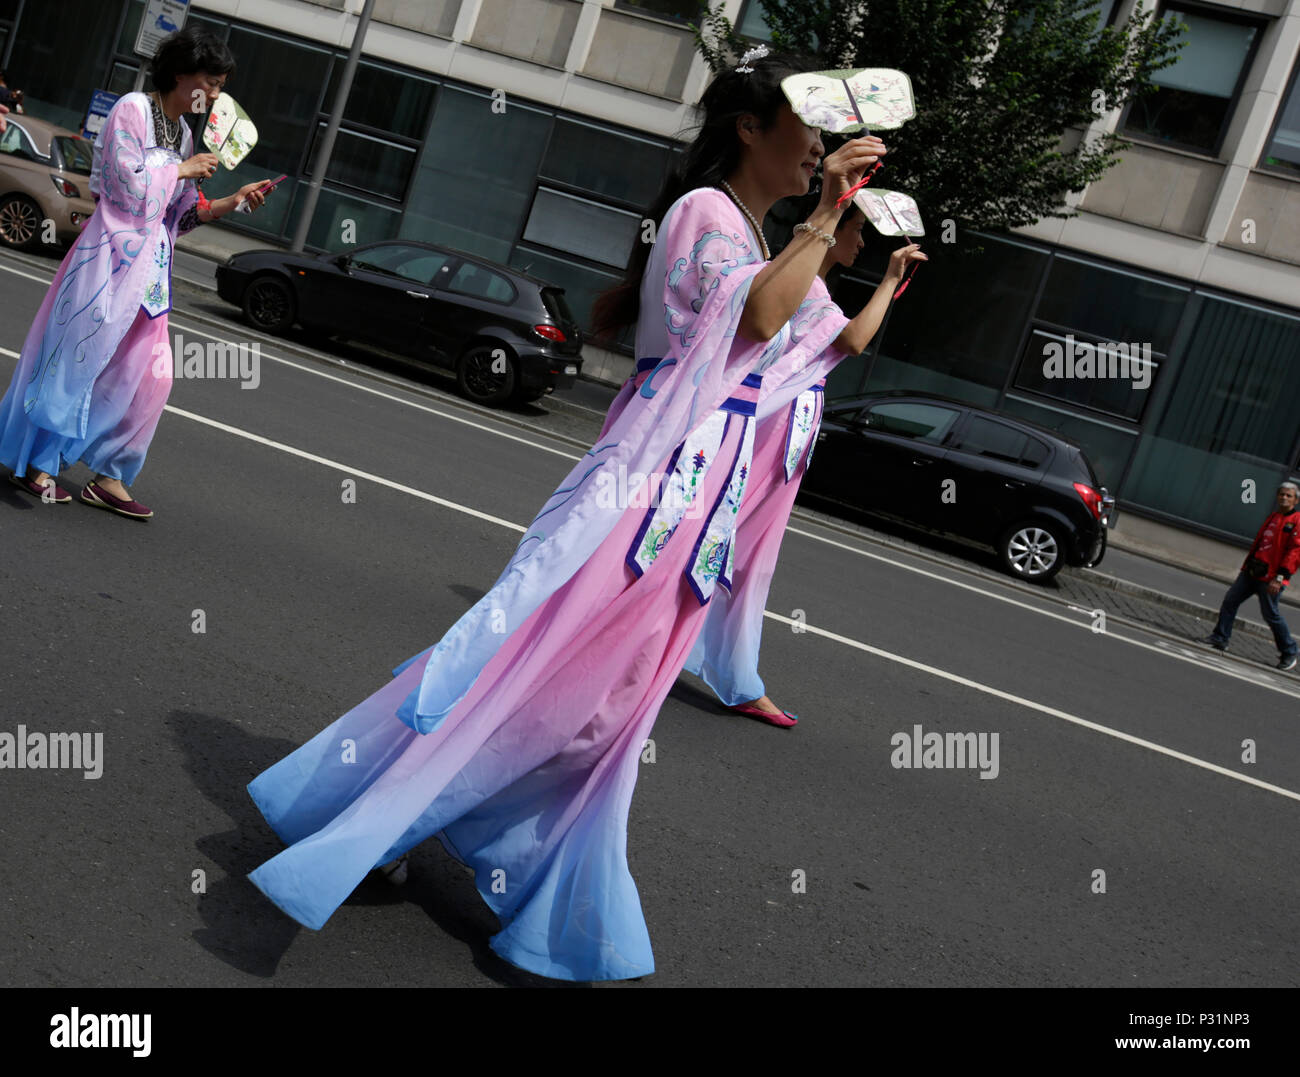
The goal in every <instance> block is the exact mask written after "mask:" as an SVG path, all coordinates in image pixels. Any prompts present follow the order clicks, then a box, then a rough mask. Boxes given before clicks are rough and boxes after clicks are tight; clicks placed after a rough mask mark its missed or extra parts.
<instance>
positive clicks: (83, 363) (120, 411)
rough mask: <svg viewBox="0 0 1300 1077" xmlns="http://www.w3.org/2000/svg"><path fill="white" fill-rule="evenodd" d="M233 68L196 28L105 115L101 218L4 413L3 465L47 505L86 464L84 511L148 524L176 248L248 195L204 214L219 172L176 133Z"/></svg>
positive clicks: (25, 356)
mask: <svg viewBox="0 0 1300 1077" xmlns="http://www.w3.org/2000/svg"><path fill="white" fill-rule="evenodd" d="M234 67H235V60H234V57H233V56H232V55H231V53H230V50H229V49H228V48H227V47H226V45H225V43H224V42H223V41H221V40H220V39H219V38H216V37H214V36H213V35H212V34H211V33H210V32H208V31H205V30H203V29H201V28H199V27H187V28H186V29H185V30H182V31H180V32H178V33H175V34H171V35H170V36H168V37H167V38H164V39H163V41H162V43H161V44H160V45H159V46H158V52H157V55H156V56H155V57H154V60H153V65H152V79H153V83H154V87H155V89H154V91H153V92H152V93H148V94H144V93H129V94H126V95H125V96H124V97H122V98H120V99H119V100H118V101H117V102H116V104H114V105H113V108H112V110H111V111H110V112H109V114H108V116H107V118H106V119H105V121H104V126H103V128H101V130H100V132H99V136H98V138H97V139H96V140H95V151H94V163H93V165H92V168H91V176H90V190H91V192H92V193H93V194H94V195H95V198H96V206H95V212H94V213H93V214H91V216H90V219H89V220H87V221H86V223H85V225H84V227H83V228H82V231H81V236H80V238H79V239H78V240H77V242H76V243H75V244H74V245H73V247H72V249H71V250H70V251H68V254H67V257H65V258H64V259H63V264H62V265H61V266H60V267H59V271H58V273H57V274H56V275H55V277H54V281H53V282H52V283H51V285H50V290H49V292H48V293H47V294H46V296H45V301H44V302H43V303H42V304H41V308H40V310H39V312H38V313H37V315H36V320H35V321H34V322H33V323H32V327H31V330H30V331H29V332H28V334H27V340H26V342H25V343H24V344H23V350H22V353H21V355H20V356H19V359H18V366H17V368H16V369H15V371H14V376H13V380H12V381H11V382H10V385H9V391H8V392H7V393H6V394H5V397H4V399H3V400H2V401H0V464H4V465H5V466H7V467H8V468H9V469H10V470H11V471H12V472H13V474H12V476H11V481H12V482H13V483H15V484H16V485H18V486H20V487H21V488H22V489H24V490H26V491H27V492H28V493H30V494H32V495H33V496H35V497H39V498H41V499H42V501H45V502H50V503H54V504H66V503H68V502H70V501H71V500H72V496H71V495H70V494H68V493H67V492H66V491H65V490H64V489H63V488H62V487H60V486H59V485H58V484H57V483H56V482H55V480H54V476H55V475H57V474H59V472H61V471H62V470H63V469H64V468H66V467H68V466H70V465H71V464H73V463H75V462H77V461H81V462H82V463H84V464H85V465H86V466H87V467H89V468H90V469H91V470H92V471H94V472H95V478H94V480H93V481H91V482H89V483H87V484H86V486H85V487H84V488H83V490H82V492H81V500H82V501H83V502H85V503H86V504H88V505H93V506H94V507H96V508H102V509H108V510H109V511H111V512H115V513H117V514H119V515H121V516H127V517H130V518H132V519H136V520H147V519H149V518H150V517H152V516H153V512H152V510H150V509H149V508H148V507H147V506H145V505H142V504H141V503H140V502H138V501H136V500H135V499H134V498H133V497H132V496H131V494H130V491H129V490H128V489H127V487H128V486H129V485H130V484H131V483H133V482H134V481H135V478H136V476H137V475H138V474H139V473H140V469H141V467H143V465H144V460H145V455H146V454H147V453H148V451H149V444H150V442H151V441H152V440H153V436H154V431H155V430H156V429H157V426H158V420H159V419H160V418H161V416H162V412H163V406H164V405H165V404H166V403H167V396H168V394H169V393H170V392H171V387H172V366H171V346H170V340H169V335H168V332H167V312H168V311H169V310H171V265H172V248H173V245H174V243H175V241H176V237H177V236H179V235H183V234H184V233H186V232H189V231H190V230H192V229H194V228H197V227H198V226H199V225H200V224H202V223H204V222H206V221H210V220H214V219H216V218H218V217H221V216H223V215H224V214H226V213H229V212H230V211H231V210H232V209H233V208H234V207H235V205H236V204H237V203H238V202H239V200H240V199H241V198H246V199H247V200H248V202H249V204H250V206H253V207H256V206H260V205H261V204H262V201H263V195H262V194H261V193H260V192H259V191H257V190H256V188H257V186H258V185H257V184H256V183H253V184H249V185H248V186H246V187H243V188H241V189H240V190H239V191H237V192H235V193H234V194H231V195H228V196H226V197H225V198H218V199H214V200H213V201H212V202H211V203H208V206H207V208H206V209H200V208H199V206H198V204H197V203H198V193H197V188H196V186H195V181H197V180H201V179H203V178H205V177H207V176H210V175H212V174H213V172H215V171H216V168H217V158H216V157H215V156H214V155H213V154H210V153H199V154H196V153H194V146H193V138H192V136H191V135H190V129H189V127H188V126H186V124H185V123H184V122H183V120H182V119H181V117H182V115H183V114H184V113H186V112H189V111H190V110H191V109H193V108H194V106H195V103H196V102H199V103H202V102H204V101H209V102H210V101H214V100H216V98H217V97H218V96H219V95H220V93H221V89H222V87H223V86H224V85H225V83H226V79H227V77H228V76H229V74H230V73H231V72H232V71H233V70H234Z"/></svg>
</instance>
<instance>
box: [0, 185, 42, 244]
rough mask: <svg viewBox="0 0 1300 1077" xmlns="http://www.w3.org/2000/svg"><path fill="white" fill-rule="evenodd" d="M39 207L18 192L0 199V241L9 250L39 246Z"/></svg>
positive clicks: (40, 220)
mask: <svg viewBox="0 0 1300 1077" xmlns="http://www.w3.org/2000/svg"><path fill="white" fill-rule="evenodd" d="M44 219H45V214H44V213H42V212H41V207H40V206H38V205H37V204H36V203H35V202H33V201H32V200H31V199H30V198H27V197H25V196H23V195H20V194H11V195H9V197H8V198H5V199H4V200H3V201H0V243H3V244H4V245H5V246H6V247H8V248H9V249H10V250H11V251H30V250H34V249H35V248H36V247H39V246H40V236H41V222H42V221H43V220H44Z"/></svg>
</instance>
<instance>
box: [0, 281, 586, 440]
mask: <svg viewBox="0 0 1300 1077" xmlns="http://www.w3.org/2000/svg"><path fill="white" fill-rule="evenodd" d="M0 269H2V270H4V271H5V272H6V273H13V274H14V275H15V276H18V277H25V278H26V279H27V280H34V281H36V282H37V283H38V284H44V285H45V286H46V287H48V286H49V285H50V284H51V283H52V282H53V280H54V278H53V276H51V277H50V278H49V280H44V279H42V278H41V277H34V276H32V275H31V274H30V273H23V272H21V271H20V270H17V269H13V268H11V267H10V266H7V265H3V264H0ZM182 279H184V278H182ZM168 320H169V325H168V328H169V329H170V328H172V327H173V326H174V327H176V328H178V329H182V330H184V331H185V332H187V333H198V334H200V335H202V336H206V337H208V338H210V339H212V340H215V341H217V343H219V344H234V345H235V346H236V347H238V345H239V342H238V341H234V340H226V339H224V338H222V337H219V336H216V335H215V334H214V333H213V332H212V330H210V329H205V328H203V327H201V326H194V325H188V326H187V325H181V324H180V323H179V321H178V319H177V318H176V317H174V316H169V319H168ZM245 343H247V342H246V341H245ZM0 351H3V352H4V354H6V355H11V356H13V357H14V358H15V359H16V358H18V356H17V354H16V353H14V352H10V351H8V350H7V349H2V348H0ZM259 354H260V355H261V356H262V358H264V359H270V360H271V361H272V362H276V363H282V364H283V365H284V366H288V367H292V368H293V369H294V370H301V371H303V372H304V373H307V374H314V375H315V376H316V377H318V378H325V379H326V380H327V381H336V382H339V383H341V384H343V385H346V386H348V387H349V388H352V389H356V390H358V391H359V392H363V393H370V394H372V395H373V396H380V397H383V398H384V399H385V400H391V401H393V402H394V403H397V404H404V405H405V406H406V407H408V408H415V409H416V410H417V411H424V412H428V413H429V414H430V415H437V416H438V417H439V418H440V419H448V420H450V421H451V422H453V423H463V424H464V425H465V426H472V427H473V428H474V429H475V430H482V431H485V432H486V433H489V434H495V435H496V436H497V437H500V438H505V439H506V440H507V441H517V442H519V443H520V444H521V445H527V446H529V447H530V448H533V449H538V450H539V451H541V452H547V453H550V454H551V455H553V456H560V457H563V458H564V459H565V460H581V459H582V456H581V455H574V454H573V453H572V452H564V451H563V450H561V449H555V448H552V447H551V446H550V445H543V444H541V443H540V442H536V441H530V440H529V439H528V438H522V437H519V436H518V435H517V434H507V433H506V432H505V431H504V430H495V429H493V428H492V427H490V426H485V425H484V424H482V423H476V422H474V421H473V420H472V419H466V418H463V417H462V416H459V415H452V414H451V413H449V412H445V411H439V410H438V409H437V408H431V407H429V406H428V405H427V404H418V403H416V402H415V401H413V400H404V399H403V398H402V397H400V396H394V395H392V394H391V393H386V392H384V391H383V390H382V389H374V388H372V387H371V386H369V385H362V384H359V383H358V382H357V381H355V380H349V379H348V378H340V377H338V376H337V375H335V374H327V373H326V372H325V371H323V370H314V369H313V368H311V367H309V366H303V365H302V364H301V363H295V362H293V361H292V360H289V359H284V358H281V357H280V356H278V355H271V354H268V353H266V352H259ZM574 406H575V407H576V406H579V405H574Z"/></svg>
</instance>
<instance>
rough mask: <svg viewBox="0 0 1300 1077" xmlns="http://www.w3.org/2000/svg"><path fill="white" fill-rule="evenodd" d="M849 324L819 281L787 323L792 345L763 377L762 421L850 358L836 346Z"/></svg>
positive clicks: (760, 404)
mask: <svg viewBox="0 0 1300 1077" xmlns="http://www.w3.org/2000/svg"><path fill="white" fill-rule="evenodd" d="M848 324H849V319H848V318H847V317H846V316H845V314H844V312H843V311H842V310H840V308H839V307H838V306H837V305H836V303H835V301H834V300H833V299H831V296H830V292H828V291H827V290H826V284H825V282H824V281H823V280H822V279H821V278H820V277H818V278H816V279H815V280H814V281H813V286H812V288H811V289H810V290H809V292H808V296H807V298H806V299H805V300H804V301H803V303H801V304H800V306H799V309H798V310H797V311H795V314H794V317H793V318H791V319H790V322H789V324H788V328H789V330H790V341H789V346H788V347H787V348H786V349H785V351H783V352H782V354H781V356H780V358H779V359H778V360H777V361H776V362H775V363H773V364H772V366H771V367H770V368H769V369H768V370H766V371H765V372H764V374H763V388H762V389H761V390H760V391H759V396H758V412H757V414H758V417H759V418H760V419H763V418H766V417H767V416H769V415H772V414H774V413H775V412H777V411H780V410H781V409H782V408H784V407H785V406H786V405H788V404H789V403H790V402H791V401H792V400H794V398H795V397H797V396H798V395H799V394H800V393H801V392H803V391H804V390H805V389H809V388H811V387H812V386H814V385H816V384H817V383H818V382H820V381H821V380H822V379H823V378H825V377H826V376H827V375H828V374H829V373H830V372H831V371H832V370H834V369H835V368H836V367H837V366H838V365H839V364H840V363H841V362H843V361H844V359H846V358H848V353H847V352H843V351H841V350H840V349H839V348H837V347H836V346H835V340H836V339H837V338H838V337H839V335H840V334H841V333H842V332H844V327H845V326H846V325H848Z"/></svg>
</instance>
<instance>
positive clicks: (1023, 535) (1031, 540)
mask: <svg viewBox="0 0 1300 1077" xmlns="http://www.w3.org/2000/svg"><path fill="white" fill-rule="evenodd" d="M998 552H999V553H1000V554H1001V555H1002V564H1003V565H1004V566H1005V567H1006V569H1007V571H1008V572H1010V573H1011V575H1013V576H1015V577H1017V578H1018V579H1022V580H1028V581H1029V582H1030V583H1046V582H1047V581H1048V580H1050V579H1051V578H1052V577H1053V576H1055V575H1056V574H1057V573H1058V572H1060V571H1061V569H1062V568H1064V567H1065V545H1064V544H1063V543H1062V541H1061V530H1060V528H1059V527H1058V526H1057V525H1056V524H1047V523H1042V522H1041V521H1036V522H1033V523H1026V524H1020V525H1018V526H1016V527H1013V528H1011V529H1010V530H1009V531H1007V532H1006V534H1004V535H1003V536H1002V541H1001V542H999V543H998Z"/></svg>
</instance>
